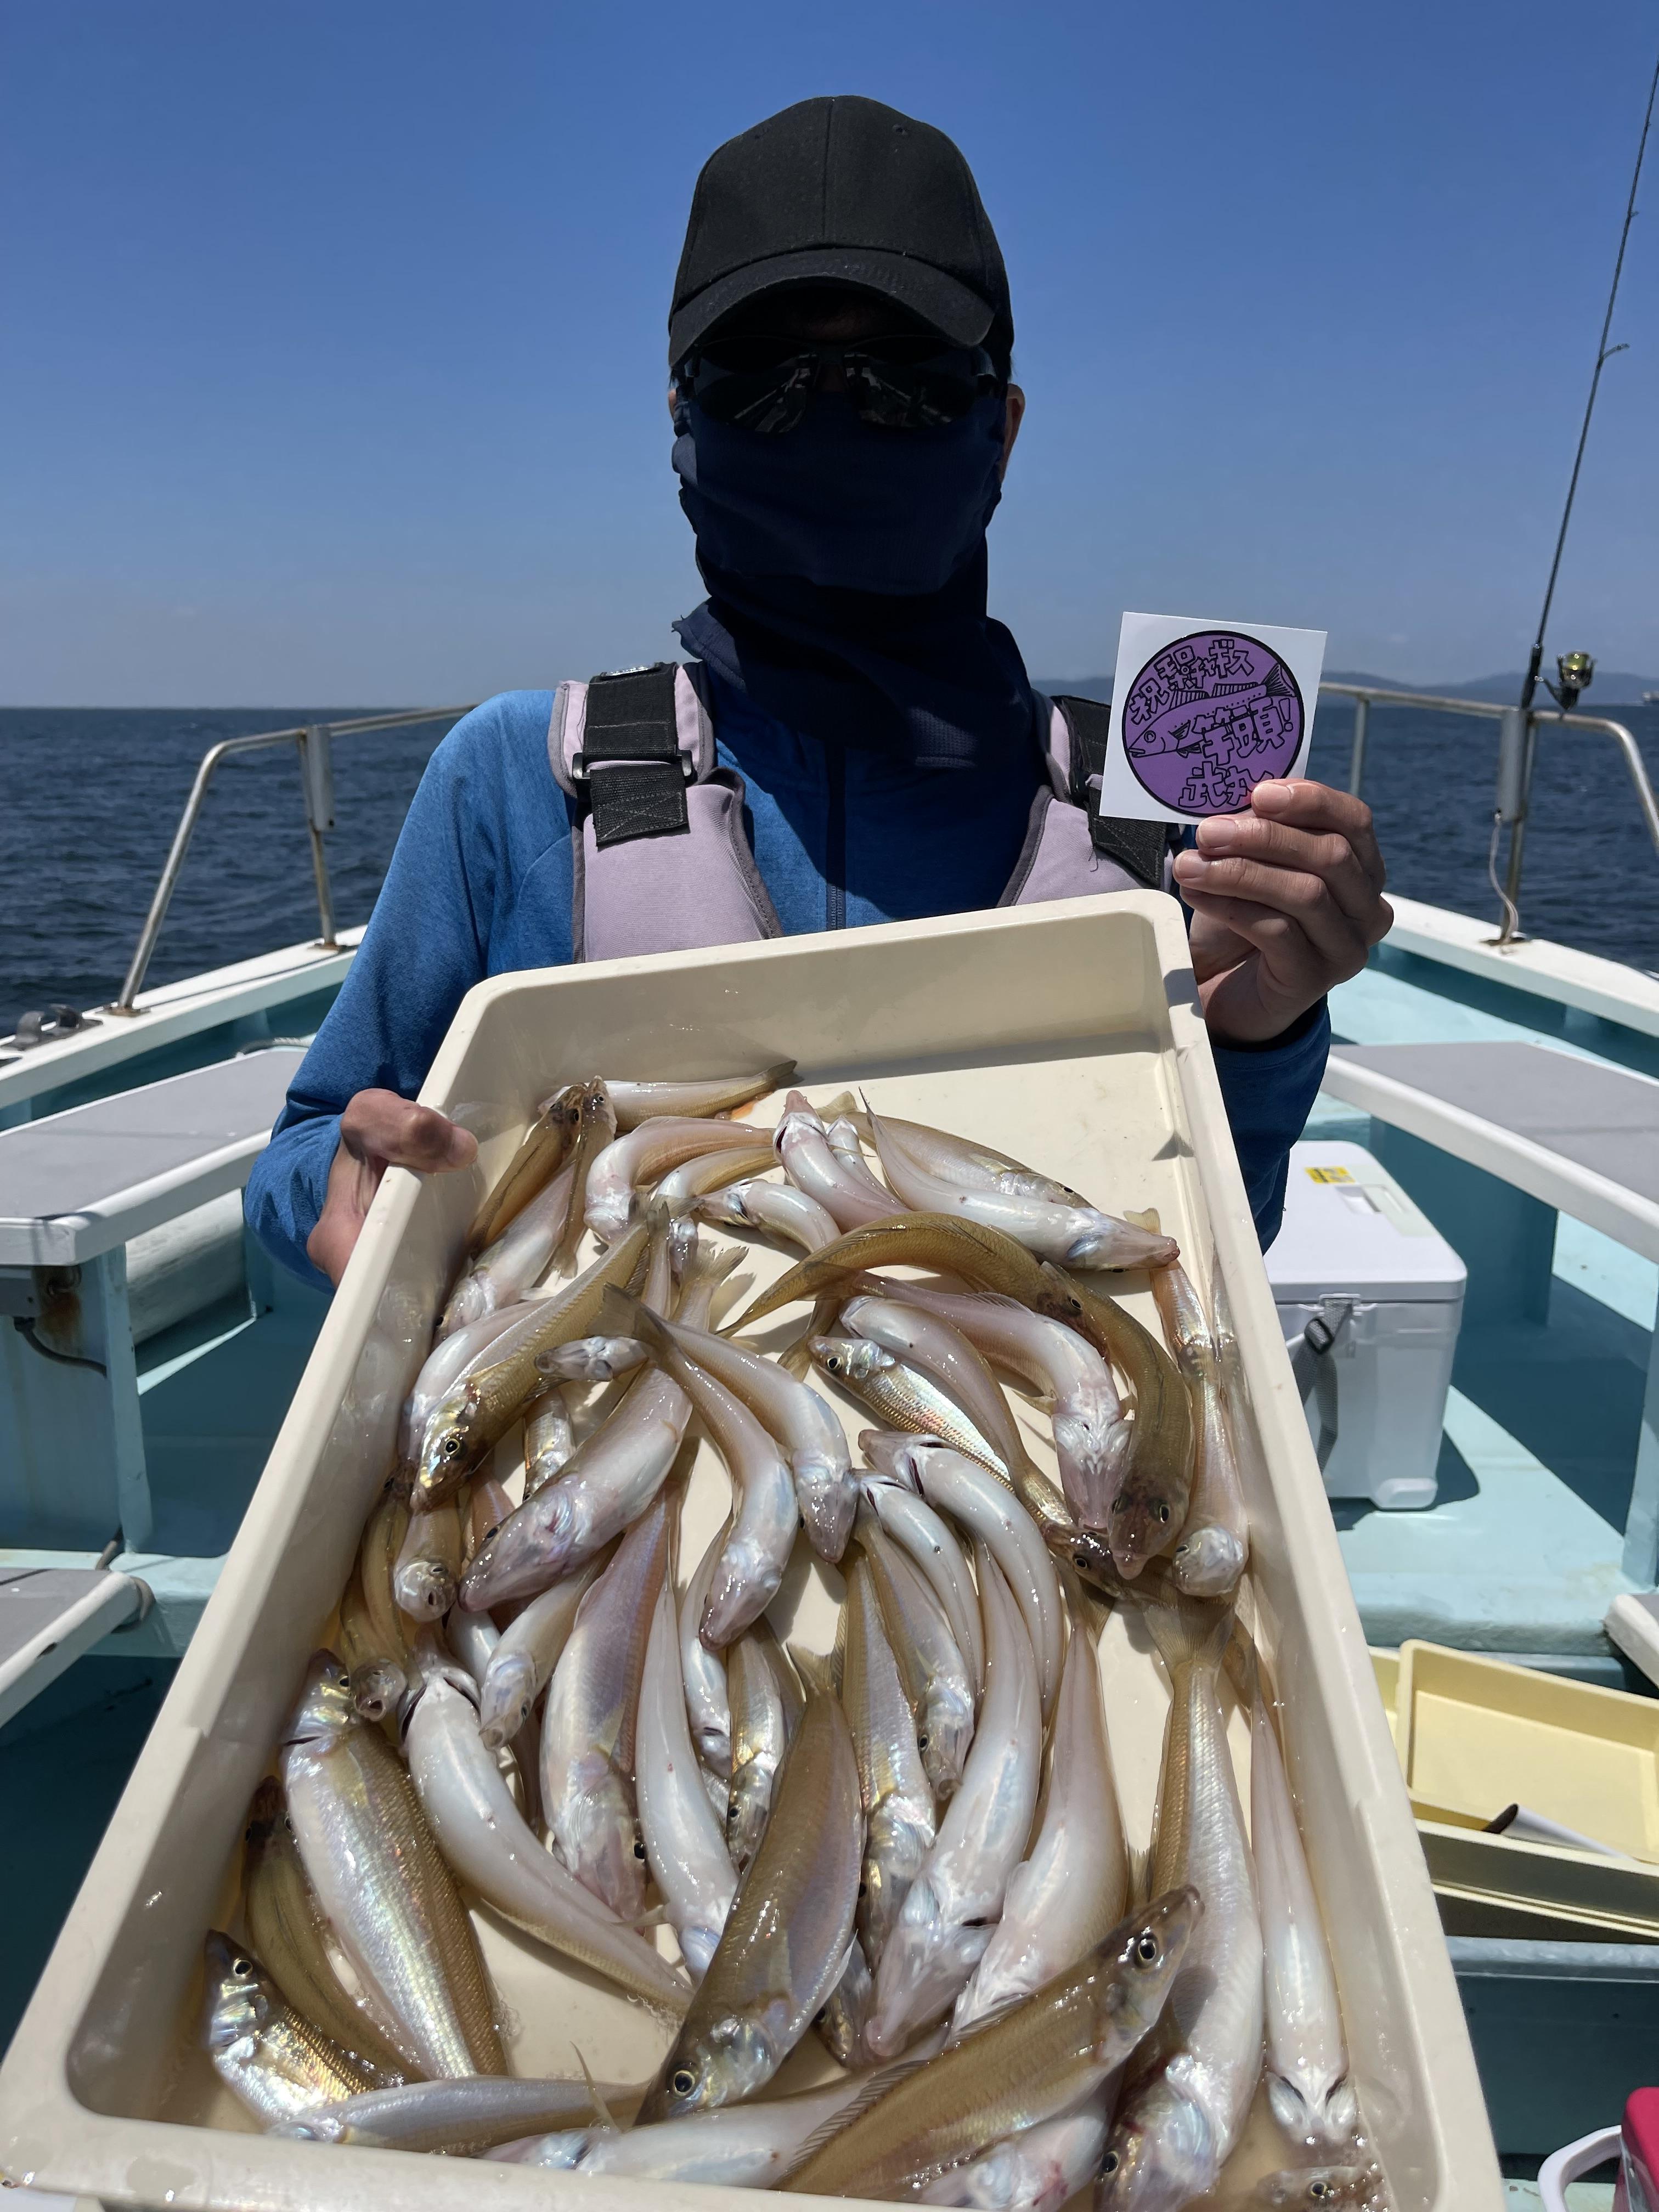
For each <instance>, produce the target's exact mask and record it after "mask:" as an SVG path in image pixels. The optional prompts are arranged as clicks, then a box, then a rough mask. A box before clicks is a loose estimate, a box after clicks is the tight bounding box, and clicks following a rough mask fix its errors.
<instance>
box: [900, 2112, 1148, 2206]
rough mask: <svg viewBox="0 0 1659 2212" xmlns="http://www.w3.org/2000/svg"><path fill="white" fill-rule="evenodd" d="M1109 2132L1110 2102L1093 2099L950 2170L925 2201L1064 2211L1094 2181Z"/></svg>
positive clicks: (928, 2188)
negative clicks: (1108, 2103)
mask: <svg viewBox="0 0 1659 2212" xmlns="http://www.w3.org/2000/svg"><path fill="white" fill-rule="evenodd" d="M1106 2128H1107V2106H1106V2100H1104V2099H1103V2098H1101V2097H1099V2096H1096V2097H1091V2099H1090V2100H1089V2102H1088V2103H1087V2104H1086V2105H1085V2106H1082V2107H1081V2109H1080V2110H1079V2111H1078V2112H1067V2113H1066V2115H1065V2117H1064V2118H1061V2119H1058V2120H1044V2121H1043V2122H1042V2124H1041V2125H1040V2126H1038V2127H1035V2128H1025V2129H1024V2130H1021V2132H1020V2133H1019V2134H1018V2135H1017V2136H1010V2137H1009V2139H1008V2141H1007V2142H1000V2143H998V2144H997V2146H996V2148H994V2150H987V2151H983V2152H981V2154H980V2155H979V2157H978V2158H975V2159H970V2160H969V2162H968V2164H967V2165H966V2166H952V2167H951V2170H950V2171H949V2172H947V2173H942V2174H940V2176H939V2179H938V2180H937V2181H930V2182H928V2183H927V2184H926V2185H924V2187H923V2188H922V2190H921V2201H922V2203H924V2204H954V2205H960V2206H970V2207H972V2208H974V2212H1060V2207H1061V2206H1062V2205H1063V2204H1068V2203H1070V2202H1071V2200H1072V2198H1073V2197H1075V2196H1076V2194H1077V2192H1078V2191H1079V2189H1083V2188H1085V2187H1086V2186H1087V2185H1088V2184H1089V2183H1090V2182H1091V2181H1092V2180H1093V2179H1094V2177H1095V2169H1096V2167H1097V2166H1098V2165H1099V2164H1100V2154H1101V2153H1102V2151H1103V2150H1104V2149H1105V2148H1106Z"/></svg>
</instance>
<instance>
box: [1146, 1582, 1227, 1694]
mask: <svg viewBox="0 0 1659 2212" xmlns="http://www.w3.org/2000/svg"><path fill="white" fill-rule="evenodd" d="M1146 1626H1147V1628H1148V1629H1149V1630H1150V1632H1151V1633H1152V1641H1153V1643H1154V1644H1156V1645H1157V1646H1158V1657H1159V1658H1160V1659H1162V1661H1163V1662H1164V1665H1165V1666H1166V1667H1167V1668H1169V1670H1170V1674H1175V1673H1176V1670H1177V1669H1178V1668H1182V1667H1191V1666H1194V1665H1196V1666H1201V1667H1205V1668H1209V1669H1210V1670H1212V1671H1213V1670H1214V1669H1216V1668H1218V1667H1219V1666H1220V1664H1221V1662H1222V1657H1223V1655H1224V1654H1225V1651H1226V1649H1227V1646H1228V1644H1230V1643H1231V1640H1232V1633H1233V1607H1232V1601H1231V1598H1228V1599H1224V1600H1222V1601H1219V1602H1218V1601H1216V1600H1214V1599H1212V1598H1200V1597H1186V1596H1182V1595H1176V1594H1175V1593H1174V1592H1173V1591H1172V1592H1171V1595H1170V1601H1169V1602H1168V1603H1167V1604H1158V1605H1149V1606H1148V1607H1146Z"/></svg>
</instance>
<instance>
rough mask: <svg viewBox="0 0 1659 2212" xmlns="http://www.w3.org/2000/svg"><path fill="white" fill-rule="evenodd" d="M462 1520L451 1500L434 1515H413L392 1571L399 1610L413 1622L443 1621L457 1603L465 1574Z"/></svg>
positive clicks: (434, 1512)
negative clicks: (457, 1584)
mask: <svg viewBox="0 0 1659 2212" xmlns="http://www.w3.org/2000/svg"><path fill="white" fill-rule="evenodd" d="M461 1541H462V1540H461V1516H460V1511H459V1504H458V1502H457V1501H456V1499H454V1498H448V1499H447V1500H446V1501H445V1503H444V1504H441V1505H439V1506H435V1508H434V1509H433V1510H432V1511H431V1512H430V1513H411V1514H410V1517H409V1526H408V1528H406V1529H405V1530H404V1541H403V1548H402V1550H401V1551H400V1552H399V1553H398V1564H397V1565H396V1567H395V1568H394V1569H393V1571H392V1595H393V1596H394V1597H395V1598H396V1599H397V1601H398V1611H399V1612H400V1613H407V1614H408V1615H409V1617H410V1620H442V1618H443V1616H444V1615H445V1613H447V1612H448V1610H449V1608H450V1607H451V1606H452V1605H453V1604H454V1602H455V1585H456V1583H458V1582H459V1579H460V1572H461Z"/></svg>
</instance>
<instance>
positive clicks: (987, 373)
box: [674, 331, 1005, 438]
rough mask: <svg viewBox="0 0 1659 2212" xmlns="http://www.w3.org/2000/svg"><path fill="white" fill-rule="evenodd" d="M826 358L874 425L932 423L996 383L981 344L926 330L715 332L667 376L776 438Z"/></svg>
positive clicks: (803, 405) (1001, 384) (728, 417)
mask: <svg viewBox="0 0 1659 2212" xmlns="http://www.w3.org/2000/svg"><path fill="white" fill-rule="evenodd" d="M829 368H839V369H840V370H841V372H842V378H843V380H844V381H845V386H846V396H847V398H848V401H849V402H850V404H851V405H852V408H853V411H854V414H855V415H857V416H858V417H859V420H860V422H870V423H873V424H874V425H875V426H876V427H877V428H878V429H882V430H937V429H941V428H944V427H945V424H947V423H951V422H961V420H962V418H963V416H964V415H966V414H967V412H968V410H969V408H970V407H972V405H973V404H974V402H975V400H976V399H979V398H982V397H983V395H984V394H985V393H987V392H1000V391H1002V390H1003V389H1004V388H1005V380H1004V379H1003V378H1001V377H1000V376H999V375H998V374H997V373H996V366H995V364H994V362H993V361H992V359H991V356H990V355H989V354H988V353H987V352H986V350H985V349H984V347H983V346H949V345H945V344H944V343H942V342H941V341H940V340H939V339H938V338H936V337H929V336H928V335H927V333H926V332H925V331H915V332H909V331H896V332H892V333H890V334H889V335H888V336H886V337H874V338H866V339H864V340H863V341H862V342H861V343H859V344H857V345H850V346H835V345H812V344H809V343H803V342H802V341H801V340H800V339H799V338H788V337H763V336H760V335H758V334H757V335H752V336H744V337H726V338H714V339H711V340H709V342H708V343H707V344H705V345H703V346H702V348H701V349H699V350H698V351H697V352H696V353H693V354H689V355H687V356H686V358H685V359H684V361H683V362H681V363H680V365H679V367H678V368H677V369H676V370H675V372H674V381H675V384H676V386H678V391H679V394H680V397H681V398H683V399H695V400H696V403H697V404H698V406H699V407H701V408H702V411H703V413H704V414H705V415H708V416H711V417H712V418H713V419H714V421H715V422H731V423H734V424H736V425H737V426H738V428H740V429H744V430H754V431H756V432H757V433H758V434H759V435H761V436H762V437H763V438H778V437H781V436H782V435H784V434H785V432H787V431H789V430H793V428H795V425H796V424H797V423H798V422H799V421H800V419H801V416H803V415H805V412H806V410H807V406H808V404H809V403H810V402H811V398H812V395H813V393H814V392H817V390H818V389H819V388H820V387H821V386H822V385H823V380H824V374H825V371H826V370H828V369H829Z"/></svg>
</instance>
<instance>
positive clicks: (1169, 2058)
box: [1095, 1598, 1262, 2212]
mask: <svg viewBox="0 0 1659 2212" xmlns="http://www.w3.org/2000/svg"><path fill="white" fill-rule="evenodd" d="M1146 1621H1147V1624H1148V1626H1149V1627H1150V1628H1151V1630H1152V1637H1153V1640H1154V1641H1155V1643H1156V1644H1157V1645H1158V1651H1159V1653H1160V1655H1161V1656H1162V1657H1163V1660H1164V1665H1165V1666H1166V1668H1168V1669H1169V1673H1170V1691H1171V1701H1170V1715H1169V1719H1168V1721H1167V1723H1166V1724H1165V1728H1164V1764H1163V1767H1162V1770H1161V1771H1160V1773H1159V1777H1158V1826H1157V1829H1156V1832H1155V1833H1154V1837H1153V1842H1152V1886H1153V1887H1154V1888H1158V1889H1163V1888H1165V1887H1169V1886H1170V1884H1172V1883H1174V1882H1176V1881H1183V1882H1188V1883H1190V1884H1191V1885H1192V1887H1194V1889H1195V1890H1197V1892H1198V1893H1199V1894H1200V1896H1201V1897H1202V1898H1203V1899H1204V1918H1203V1922H1202V1923H1201V1925H1200V1928H1199V1930H1198V1932H1197V1934H1196V1935H1195V1936H1194V1939H1193V1941H1192V1942H1191V1943H1190V1944H1189V1946H1188V1950H1187V1955H1186V1959H1185V1960H1184V1962H1183V1964H1182V1970H1181V1972H1180V1973H1179V1974H1178V1975H1177V1976H1176V1981H1175V1984H1174V1987H1173V1988H1172V1989H1171V1990H1170V2004H1169V2010H1168V2012H1167V2014H1166V2015H1165V2016H1164V2021H1162V2022H1161V2024H1160V2026H1159V2028H1158V2033H1157V2035H1156V2037H1155V2038H1154V2039H1152V2041H1151V2042H1150V2043H1149V2044H1148V2045H1146V2049H1145V2050H1144V2051H1141V2052H1140V2053H1139V2055H1138V2057H1137V2059H1136V2063H1135V2065H1134V2068H1133V2069H1132V2073H1131V2077H1130V2078H1129V2080H1128V2081H1126V2083H1125V2086H1124V2090H1123V2094H1122V2097H1121V2101H1120V2103H1119V2106H1118V2110H1117V2116H1116V2118H1115V2121H1114V2123H1113V2127H1112V2132H1111V2135H1110V2136H1109V2139H1108V2142H1107V2146H1106V2152H1105V2155H1104V2157H1103V2160H1102V2162H1101V2170H1100V2181H1099V2185H1098V2187H1097V2191H1096V2198H1095V2202H1096V2207H1097V2212H1175V2208H1176V2207H1177V2206H1180V2205H1184V2204H1186V2203H1188V2202H1189V2201H1190V2200H1191V2199H1192V2198H1193V2197H1199V2196H1201V2195H1202V2194H1203V2193H1204V2191H1206V2190H1207V2189H1210V2188H1212V2187H1213V2186H1214V2184H1215V2181H1216V2178H1217V2176H1218V2174H1219V2173H1220V2172H1221V2169H1222V2167H1223V2166H1225V2164H1226V2162H1227V2160H1228V2158H1229V2157H1230V2156H1231V2153H1232V2149H1233V2147H1234V2145H1235V2144H1236V2143H1237V2141H1238V2137H1239V2134H1240V2132H1241V2130H1243V2124H1244V2120H1245V2117H1246V2115H1247V2114H1248V2112H1249V2108H1250V2101H1251V2099H1252V2098H1253V2097H1254V2095H1255V2087H1256V2082H1257V2081H1258V2080H1259V2079H1260V2076H1261V2030H1262V1946H1261V1917H1260V1913H1259V1910H1258V1907H1257V1903H1256V1893H1255V1872H1254V1869H1253V1867H1252V1864H1251V1860H1250V1847H1249V1843H1248V1842H1247V1841H1246V1838H1245V1833H1244V1816H1243V1812H1242V1810H1241V1808H1240V1806H1239V1802H1238V1786H1237V1782H1236V1780H1235V1778H1234V1775H1233V1764H1232V1756H1231V1753H1230V1752H1229V1750H1228V1748H1227V1729H1226V1723H1225V1718H1224V1717H1223V1713H1222V1708H1221V1699H1220V1695H1219V1692H1218V1670H1219V1668H1220V1664H1221V1656H1222V1653H1223V1651H1224V1650H1225V1648H1226V1645H1227V1642H1228V1639H1229V1638H1230V1636H1231V1629H1232V1614H1231V1607H1225V1606H1219V1607H1218V1606H1213V1605H1205V1604H1203V1603H1201V1602H1200V1601H1198V1600H1196V1599H1193V1598H1183V1599H1182V1600H1181V1601H1179V1602H1178V1603H1177V1604H1176V1605H1175V1606H1173V1607H1157V1606H1153V1607H1148V1608H1147V1610H1146Z"/></svg>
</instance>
